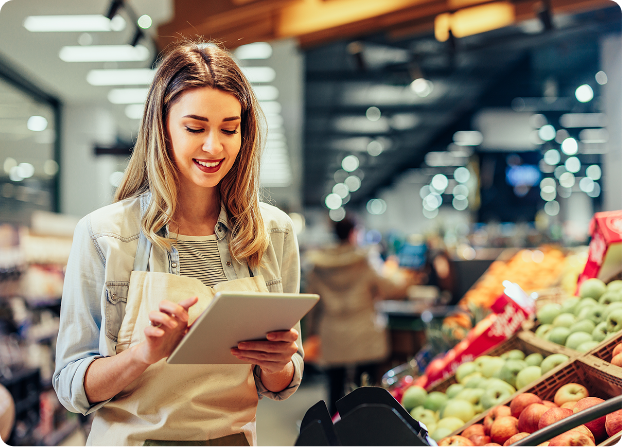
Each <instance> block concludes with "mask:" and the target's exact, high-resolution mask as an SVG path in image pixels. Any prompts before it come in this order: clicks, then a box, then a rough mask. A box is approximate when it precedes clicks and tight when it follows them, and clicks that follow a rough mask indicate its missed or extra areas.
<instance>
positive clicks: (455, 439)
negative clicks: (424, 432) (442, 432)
mask: <svg viewBox="0 0 622 447" xmlns="http://www.w3.org/2000/svg"><path fill="white" fill-rule="evenodd" d="M438 445H442V446H447V445H452V446H453V445H473V443H472V442H471V440H470V439H469V438H465V437H464V436H458V435H455V436H448V437H447V438H443V439H441V440H440V441H439V442H438Z"/></svg>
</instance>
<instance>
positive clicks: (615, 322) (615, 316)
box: [607, 309, 622, 334]
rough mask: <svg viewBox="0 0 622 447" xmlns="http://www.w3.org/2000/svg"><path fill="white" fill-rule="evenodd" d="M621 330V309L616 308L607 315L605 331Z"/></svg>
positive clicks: (610, 332)
mask: <svg viewBox="0 0 622 447" xmlns="http://www.w3.org/2000/svg"><path fill="white" fill-rule="evenodd" d="M620 330H622V309H616V310H614V311H613V312H611V313H610V314H609V316H608V317H607V333H608V334H614V333H616V332H618V331H620Z"/></svg>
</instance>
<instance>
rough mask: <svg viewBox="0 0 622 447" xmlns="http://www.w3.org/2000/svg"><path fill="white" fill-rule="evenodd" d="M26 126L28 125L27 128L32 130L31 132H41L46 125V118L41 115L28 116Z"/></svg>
mask: <svg viewBox="0 0 622 447" xmlns="http://www.w3.org/2000/svg"><path fill="white" fill-rule="evenodd" d="M26 126H27V127H28V130H32V131H33V132H41V131H42V130H45V129H46V128H47V127H48V120H46V119H45V118H44V117H42V116H36V115H35V116H31V117H30V118H28V123H27V124H26Z"/></svg>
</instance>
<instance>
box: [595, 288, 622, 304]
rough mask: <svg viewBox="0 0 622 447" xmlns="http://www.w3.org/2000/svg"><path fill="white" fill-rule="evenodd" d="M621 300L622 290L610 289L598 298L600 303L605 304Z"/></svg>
mask: <svg viewBox="0 0 622 447" xmlns="http://www.w3.org/2000/svg"><path fill="white" fill-rule="evenodd" d="M619 302H622V290H608V291H606V292H605V293H603V296H601V297H600V299H599V300H598V303H599V304H602V305H604V306H607V305H609V304H611V303H619Z"/></svg>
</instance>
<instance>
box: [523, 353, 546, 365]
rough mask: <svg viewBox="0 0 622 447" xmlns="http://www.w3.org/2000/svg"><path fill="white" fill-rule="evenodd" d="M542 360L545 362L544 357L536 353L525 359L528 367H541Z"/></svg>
mask: <svg viewBox="0 0 622 447" xmlns="http://www.w3.org/2000/svg"><path fill="white" fill-rule="evenodd" d="M542 360H544V357H543V356H542V354H540V353H539V352H534V353H533V354H529V355H528V356H527V357H525V363H527V365H528V366H540V363H542Z"/></svg>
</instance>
